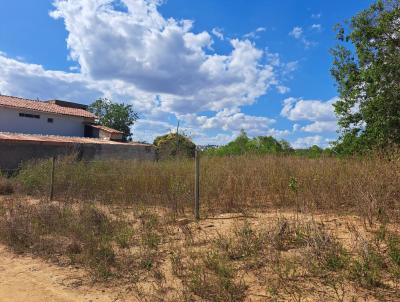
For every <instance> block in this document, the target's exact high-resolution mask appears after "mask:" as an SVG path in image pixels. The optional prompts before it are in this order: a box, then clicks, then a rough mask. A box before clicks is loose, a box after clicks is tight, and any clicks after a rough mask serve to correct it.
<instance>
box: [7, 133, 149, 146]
mask: <svg viewBox="0 0 400 302" xmlns="http://www.w3.org/2000/svg"><path fill="white" fill-rule="evenodd" d="M1 141H9V142H34V143H44V144H46V143H49V144H74V143H75V144H103V145H104V144H105V145H126V146H135V145H136V146H137V145H143V146H148V145H147V144H141V143H134V142H126V143H124V142H116V141H109V140H103V139H99V138H88V137H69V136H57V135H39V134H21V133H8V132H0V142H1Z"/></svg>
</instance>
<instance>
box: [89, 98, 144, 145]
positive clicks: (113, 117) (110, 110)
mask: <svg viewBox="0 0 400 302" xmlns="http://www.w3.org/2000/svg"><path fill="white" fill-rule="evenodd" d="M88 109H89V111H90V112H92V113H94V114H95V115H96V116H97V117H98V118H99V123H100V125H103V126H106V127H110V128H113V129H116V130H119V131H122V132H123V133H124V136H123V138H124V140H130V139H131V138H132V133H131V126H132V125H133V124H134V123H135V122H136V121H137V120H138V118H139V115H138V113H137V112H135V111H134V110H133V108H132V105H126V104H123V103H121V104H120V103H114V102H112V101H111V100H109V99H106V98H101V99H98V100H96V101H95V102H93V103H92V104H90V105H89V108H88Z"/></svg>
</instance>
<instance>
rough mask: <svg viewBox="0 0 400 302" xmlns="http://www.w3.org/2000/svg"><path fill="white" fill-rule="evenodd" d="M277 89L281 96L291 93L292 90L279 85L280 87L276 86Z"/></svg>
mask: <svg viewBox="0 0 400 302" xmlns="http://www.w3.org/2000/svg"><path fill="white" fill-rule="evenodd" d="M276 89H277V90H278V92H279V93H280V94H285V93H288V92H290V88H289V87H286V86H283V85H278V86H276Z"/></svg>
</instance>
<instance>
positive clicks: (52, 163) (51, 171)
mask: <svg viewBox="0 0 400 302" xmlns="http://www.w3.org/2000/svg"><path fill="white" fill-rule="evenodd" d="M55 162H56V157H55V156H53V157H52V159H51V170H50V196H49V199H50V201H52V200H53V196H54V169H55Z"/></svg>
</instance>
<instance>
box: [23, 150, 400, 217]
mask: <svg viewBox="0 0 400 302" xmlns="http://www.w3.org/2000/svg"><path fill="white" fill-rule="evenodd" d="M193 170H194V164H193V161H190V160H186V161H185V160H183V161H165V162H135V161H116V162H91V163H85V162H73V161H72V160H71V159H70V158H65V159H63V160H60V161H58V162H57V166H56V175H55V196H56V199H58V200H65V201H67V200H91V201H101V202H105V203H125V204H144V205H158V206H166V207H168V208H171V209H174V210H175V211H176V212H184V211H188V210H189V211H190V212H191V211H192V210H191V207H192V201H193V191H194V190H193V188H194V171H193ZM49 174H50V163H49V162H48V161H45V162H41V163H38V164H34V165H26V166H25V168H23V169H22V171H21V172H20V173H19V175H18V176H17V180H18V181H19V182H20V183H21V185H22V188H23V190H24V191H25V192H27V193H29V194H34V195H36V196H39V197H44V196H47V195H48V191H49V178H50V177H49ZM399 178H400V161H399V160H397V159H394V160H386V159H380V158H348V159H339V158H320V159H308V158H301V157H284V156H238V157H226V158H221V157H214V158H206V157H204V158H203V159H202V161H201V192H200V193H201V201H202V205H201V206H202V213H203V215H207V214H208V213H210V214H211V215H212V214H215V213H221V212H226V211H230V212H232V211H241V212H246V211H247V210H249V209H250V210H255V209H268V208H276V207H279V208H295V209H297V210H298V211H303V212H304V211H315V210H317V211H334V212H336V213H337V212H338V211H340V212H353V213H356V214H358V215H360V216H362V217H364V218H365V221H366V223H367V224H371V223H373V221H376V220H379V221H384V220H387V219H390V218H392V219H395V220H396V219H400V211H399V204H400V182H399Z"/></svg>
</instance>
